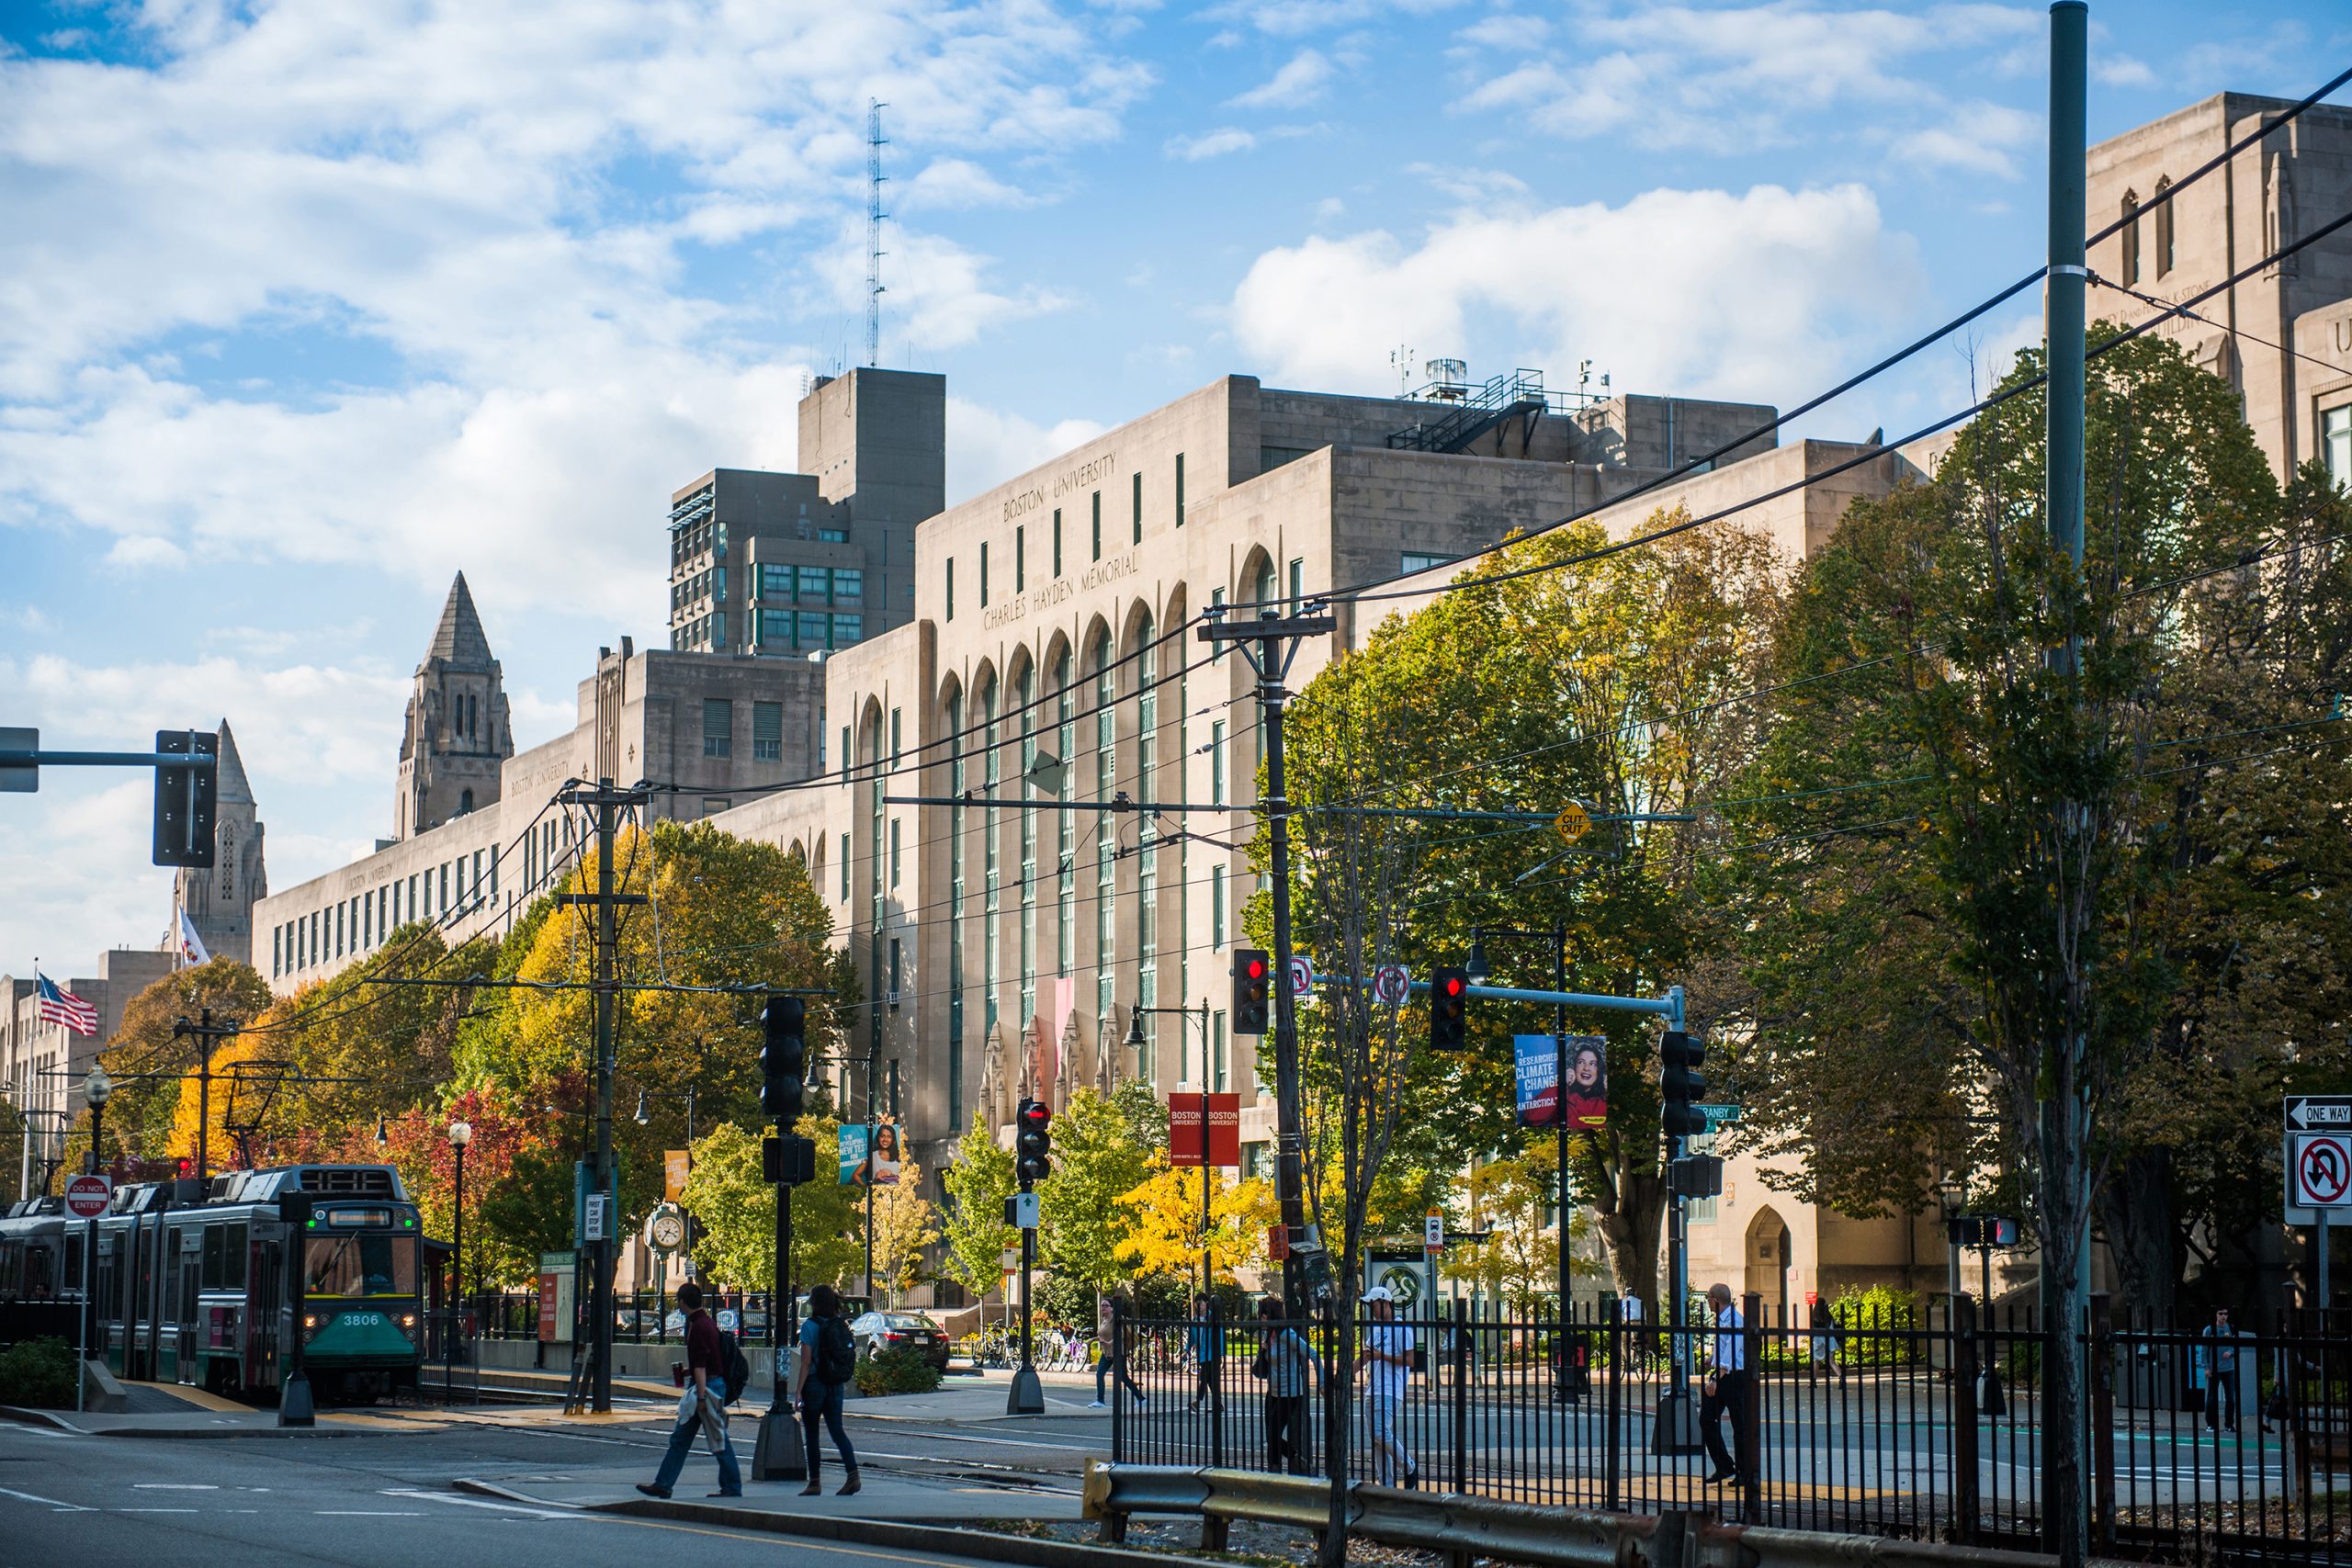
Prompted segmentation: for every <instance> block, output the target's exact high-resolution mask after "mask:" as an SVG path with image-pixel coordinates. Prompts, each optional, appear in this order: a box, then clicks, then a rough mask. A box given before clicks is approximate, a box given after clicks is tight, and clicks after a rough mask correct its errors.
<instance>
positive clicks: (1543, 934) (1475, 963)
mask: <svg viewBox="0 0 2352 1568" xmlns="http://www.w3.org/2000/svg"><path fill="white" fill-rule="evenodd" d="M1490 936H1498V937H1507V938H1510V940H1512V941H1514V942H1521V941H1525V942H1542V941H1548V942H1551V943H1552V947H1553V953H1554V955H1555V956H1554V962H1553V965H1552V975H1553V988H1554V989H1555V990H1558V991H1566V989H1567V988H1568V929H1567V927H1566V926H1555V927H1553V928H1552V929H1551V930H1550V931H1519V930H1514V929H1512V928H1510V927H1508V926H1473V927H1471V928H1470V957H1469V960H1468V962H1466V963H1465V964H1464V965H1463V972H1464V975H1465V976H1467V977H1468V979H1469V981H1470V983H1471V984H1472V985H1474V986H1483V985H1485V984H1486V983H1487V981H1488V980H1490V979H1492V978H1493V977H1494V967H1493V965H1491V964H1488V963H1487V946H1486V941H1485V939H1486V938H1487V937H1490ZM1552 1064H1553V1065H1552V1107H1553V1109H1552V1116H1553V1121H1552V1131H1553V1134H1554V1141H1553V1150H1554V1157H1555V1160H1556V1162H1557V1163H1558V1165H1559V1170H1558V1172H1557V1173H1556V1174H1557V1175H1558V1178H1559V1186H1560V1196H1559V1208H1560V1343H1559V1347H1558V1349H1559V1356H1560V1367H1561V1371H1562V1374H1563V1375H1562V1376H1561V1379H1560V1382H1559V1384H1558V1386H1559V1387H1560V1388H1561V1389H1563V1390H1565V1389H1566V1386H1567V1380H1566V1375H1565V1373H1566V1368H1567V1354H1568V1350H1567V1336H1568V1292H1569V1290H1570V1288H1571V1287H1572V1286H1573V1285H1574V1284H1575V1282H1576V1276H1575V1272H1574V1269H1575V1259H1574V1258H1572V1257H1571V1256H1570V1254H1569V1252H1568V1004H1567V1003H1566V1002H1561V1003H1558V1004H1557V1005H1555V1007H1554V1008H1553V1010H1552Z"/></svg>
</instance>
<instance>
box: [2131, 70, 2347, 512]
mask: <svg viewBox="0 0 2352 1568" xmlns="http://www.w3.org/2000/svg"><path fill="white" fill-rule="evenodd" d="M2291 107H2294V106H2293V104H2292V103H2291V102H2290V101H2289V100H2287V99H2284V98H2265V97H2256V96H2250V95H2247V94H2244V93H2218V94H2216V95H2214V96H2212V97H2210V98H2207V99H2204V100H2203V101H2202V102H2199V103H2196V104H2191V105H2190V106H2189V107H2187V108H2184V109H2181V110H2179V111H2177V112H2176V113H2173V114H2169V115H2166V116H2165V117H2164V118H2162V119H2158V120H2155V121H2153V122H2152V123H2150V124H2147V125H2143V126H2142V127H2140V128H2139V129H2138V130H2131V131H2128V132H2126V133H2125V134H2123V135H2121V136H2118V137H2115V138H2113V139H2111V140H2109V141H2102V142H2100V143H2099V144H2098V146H2096V147H2093V148H2092V149H2091V150H2090V158H2089V168H2088V179H2089V183H2088V186H2087V191H2088V202H2089V214H2088V216H2089V222H2090V229H2091V231H2092V232H2093V233H2097V232H2098V231H2099V230H2100V229H2103V228H2105V227H2106V226H2107V225H2108V224H2109V223H2111V222H2114V221H2115V220H2118V219H2120V218H2123V217H2125V216H2126V215H2127V214H2129V215H2131V217H2132V220H2131V222H2129V223H2127V224H2126V225H2125V226H2124V228H2123V229H2122V230H2121V231H2120V232H2118V233H2117V234H2115V235H2114V236H2113V237H2111V238H2109V239H2108V240H2105V241H2103V242H2101V243H2098V244H2097V245H2094V246H2093V247H2091V252H2090V265H2091V270H2092V272H2093V273H2095V274H2096V275H2098V276H2099V277H2101V278H2104V279H2107V280H2109V281H2111V282H2113V283H2116V284H2120V285H2121V286H2123V287H2124V288H2131V289H2135V290H2137V291H2139V293H2141V294H2144V295H2149V296H2153V297H2154V298H2155V299H2162V300H2165V301H2166V302H2172V301H2177V300H2186V299H2190V298H2192V297H2193V296H2195V295H2198V294H2200V293H2202V292H2204V291H2205V290H2206V289H2208V288H2212V287H2214V286H2215V285H2217V284H2219V283H2221V282H2222V279H2223V278H2226V277H2228V276H2231V275H2232V274H2233V273H2235V272H2237V271H2239V270H2240V269H2241V268H2244V267H2246V266H2248V265H2251V264H2253V263H2255V262H2256V261H2257V260H2259V259H2260V258H2261V257H2263V256H2264V255H2266V254H2269V253H2270V252H2272V251H2274V250H2277V249H2278V247H2279V246H2281V245H2283V244H2287V243H2292V242H2293V241H2294V240H2296V239H2297V238H2299V237H2300V236H2301V235H2303V234H2306V233H2308V232H2310V231H2312V229H2314V228H2316V227H2317V226H2319V225H2320V224H2322V223H2324V222H2326V221H2327V220H2328V219H2330V218H2331V217H2333V216H2334V215H2335V214H2336V213H2338V212H2341V211H2343V210H2344V209H2345V208H2346V206H2347V205H2348V204H2352V107H2345V106H2341V105H2331V104H2321V105H2316V106H2314V107H2312V108H2310V109H2307V110H2305V111H2304V112H2303V113H2302V114H2301V116H2299V117H2298V118H2295V119H2293V120H2291V121H2289V122H2288V123H2286V124H2284V125H2279V126H2278V127H2277V129H2275V130H2271V131H2270V132H2269V133H2268V134H2267V135H2265V136H2263V137H2262V138H2261V139H2260V140H2259V141H2256V142H2255V143H2254V144H2253V145H2251V146H2249V147H2247V148H2246V149H2245V151H2244V152H2239V153H2237V154H2236V155H2234V156H2233V157H2232V158H2231V159H2230V160H2229V162H2228V163H2227V164H2224V165H2223V166H2222V167H2221V168H2219V169H2216V170H2215V171H2214V172H2213V173H2211V174H2210V175H2206V176H2205V177H2204V178H2202V179H2200V180H2199V181H2198V182H2197V183H2196V184H2195V185H2193V186H2189V187H2188V189H2187V190H2185V191H2183V192H2181V194H2180V195H2179V196H2178V197H2176V198H2171V199H2166V193H2167V192H2169V191H2170V190H2171V188H2172V185H2173V182H2175V181H2177V180H2178V179H2180V178H2181V177H2182V176H2183V175H2187V174H2188V173H2189V172H2190V171H2191V170H2193V169H2196V168H2198V167H2199V166H2200V165H2202V164H2205V163H2206V162H2208V161H2209V160H2211V159H2212V158H2214V157H2216V156H2218V155H2219V154H2220V153H2221V152H2222V149H2223V148H2225V147H2227V146H2228V145H2229V144H2230V143H2231V142H2233V141H2236V140H2237V139H2238V138H2240V137H2242V136H2245V135H2247V134H2249V133H2251V132H2254V131H2256V130H2260V129H2261V128H2263V127H2264V126H2265V125H2267V124H2270V123H2272V122H2274V121H2276V120H2277V119H2278V116H2279V115H2281V114H2282V113H2284V112H2285V111H2286V110H2287V109H2290V108H2291ZM2195 309H2196V310H2197V312H2198V314H2199V316H2200V317H2203V318H2205V319H2204V320H2190V319H2185V318H2183V319H2176V320H2174V321H2169V322H2167V323H2165V325H2164V326H2162V327H2160V328H2158V329H2156V330H2157V331H2159V332H2161V333H2164V334H2165V336H2167V337H2170V338H2173V339H2175V340H2176V341H2177V342H2179V343H2181V344H2184V345H2185V346H2186V347H2187V348H2188V351H2189V353H2190V354H2191V355H2194V356H2195V358H2196V359H2197V362H2198V363H2199V364H2200V365H2203V366H2205V367H2207V368H2209V369H2211V371H2213V373H2214V374H2216V375H2218V376H2220V377H2222V378H2223V379H2225V380H2227V381H2229V382H2230V383H2231V385H2233V387H2235V388H2236V389H2238V392H2239V394H2240V397H2241V398H2242V400H2243V402H2244V406H2245V417H2246V423H2248V424H2250V425H2252V426H2253V427H2254V433H2255V438H2256V441H2258V442H2259V443H2260V444H2261V446H2262V449H2263V452H2264V453H2265V455H2267V457H2269V459H2270V465H2271V468H2272V469H2273V471H2275V472H2277V473H2278V474H2279V475H2280V476H2282V477H2283V476H2285V475H2286V474H2288V473H2289V472H2290V471H2292V470H2293V469H2294V468H2297V467H2300V466H2301V464H2303V463H2306V462H2309V461H2311V460H2312V459H2313V458H2315V457H2316V458H2319V459H2321V460H2323V461H2325V460H2327V459H2328V457H2329V455H2330V448H2329V442H2328V433H2329V432H2330V431H2337V432H2340V433H2341V434H2340V437H2339V438H2338V440H2337V443H2336V447H2335V450H2336V454H2337V461H2338V464H2339V465H2340V466H2337V467H2335V469H2334V473H2335V479H2337V481H2338V482H2343V481H2345V480H2347V479H2352V233H2346V232H2344V231H2338V232H2337V233H2335V234H2333V235H2330V236H2329V237H2328V238H2327V239H2325V240H2323V241H2321V242H2319V243H2316V244H2314V245H2312V246H2311V247H2310V248H2308V249H2306V250H2304V251H2301V252H2300V253H2298V254H2295V255H2292V256H2290V257H2288V258H2287V259H2286V260H2284V261H2282V262H2278V263H2277V264H2275V265H2270V266H2267V267H2265V268H2263V269H2262V270H2260V271H2259V272H2256V274H2254V276H2250V277H2248V278H2246V279H2245V280H2244V281H2243V282H2240V283H2237V284H2234V285H2233V286H2231V287H2230V288H2225V289H2223V290H2222V292H2220V293H2218V294H2216V295H2214V296H2213V297H2212V298H2211V299H2208V300H2205V301H2204V302H2203V303H2201V304H2199V305H2198V306H2196V307H2195ZM2158 310H2159V307H2157V306H2155V305H2152V304H2149V303H2147V302H2146V301H2145V300H2143V299H2136V298H2134V297H2133V296H2132V295H2130V294H2126V293H2123V292H2121V291H2120V290H2119V289H2117V288H2102V287H2100V286H2098V284H2096V283H2095V284H2094V285H2093V286H2092V288H2091V290H2090V299H2089V311H2090V315H2091V317H2092V319H2093V320H2095V321H2096V320H2099V319H2106V320H2109V321H2122V322H2127V323H2133V322H2139V321H2145V320H2147V319H2148V318H2149V317H2151V316H2153V315H2155V314H2156V313H2157V312H2158ZM2339 339H2340V340H2341V341H2340V342H2339ZM2290 350H2291V351H2292V352H2290ZM2299 355H2309V356H2310V357H2308V358H2303V357H2299ZM2337 367H2343V368H2337ZM2331 416H2333V417H2331Z"/></svg>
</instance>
